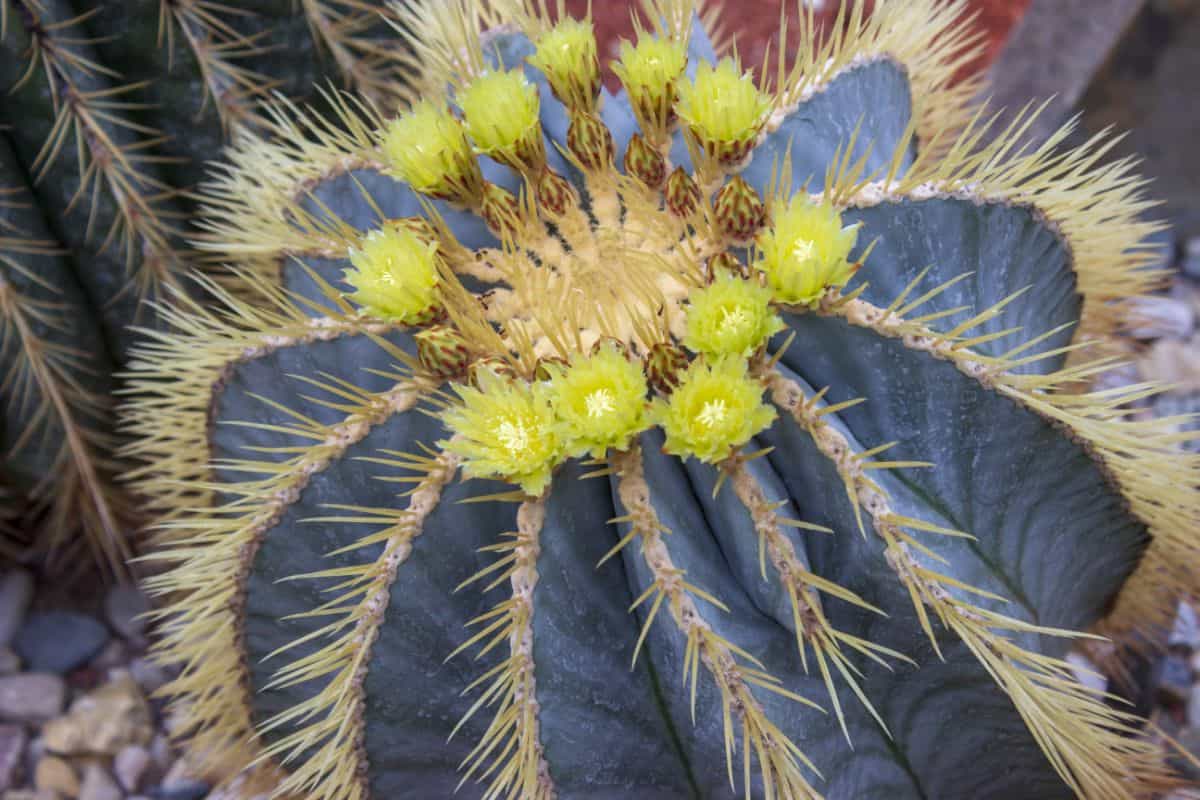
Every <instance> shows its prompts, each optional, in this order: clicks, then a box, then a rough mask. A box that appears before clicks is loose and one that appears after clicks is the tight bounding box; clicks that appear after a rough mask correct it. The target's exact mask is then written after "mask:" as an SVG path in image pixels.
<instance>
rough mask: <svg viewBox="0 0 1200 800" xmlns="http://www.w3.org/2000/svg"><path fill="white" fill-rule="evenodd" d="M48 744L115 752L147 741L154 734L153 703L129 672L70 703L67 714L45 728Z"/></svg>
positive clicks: (72, 752) (64, 749) (83, 750)
mask: <svg viewBox="0 0 1200 800" xmlns="http://www.w3.org/2000/svg"><path fill="white" fill-rule="evenodd" d="M42 735H43V736H44V737H45V739H46V747H48V748H49V749H50V750H52V751H54V752H56V753H67V754H70V755H78V754H85V753H100V754H106V755H115V754H116V753H117V752H118V751H120V750H121V748H123V747H125V746H127V745H131V744H136V745H144V744H147V743H149V742H150V740H151V739H152V738H153V737H154V719H153V713H152V711H151V709H150V704H149V703H147V702H146V698H145V697H144V696H143V695H142V690H141V688H140V687H139V686H138V685H137V684H136V683H135V682H134V680H133V678H132V677H131V676H130V675H129V673H128V672H122V673H121V674H120V675H119V676H118V678H117V680H114V681H113V682H111V683H108V684H105V685H104V686H101V687H100V688H99V689H96V690H95V691H93V692H89V693H87V694H85V695H84V696H82V697H80V698H79V699H78V700H76V701H75V702H73V703H72V704H71V710H70V711H69V712H68V713H67V715H66V716H65V717H59V718H58V719H55V720H51V721H50V722H48V723H47V724H46V727H45V728H43V730H42Z"/></svg>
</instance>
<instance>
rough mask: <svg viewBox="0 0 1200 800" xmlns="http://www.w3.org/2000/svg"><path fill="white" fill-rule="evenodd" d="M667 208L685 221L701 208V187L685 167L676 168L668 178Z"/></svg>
mask: <svg viewBox="0 0 1200 800" xmlns="http://www.w3.org/2000/svg"><path fill="white" fill-rule="evenodd" d="M666 201H667V208H668V209H670V211H671V213H672V214H674V215H675V216H677V217H683V218H684V219H686V218H688V217H690V216H691V215H692V214H694V213H696V209H698V208H699V207H700V187H699V186H697V185H696V181H694V180H692V176H691V175H688V174H687V172H685V171H684V169H683V167H676V168H675V171H674V172H672V173H671V177H669V178H667V191H666Z"/></svg>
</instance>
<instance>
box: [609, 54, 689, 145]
mask: <svg viewBox="0 0 1200 800" xmlns="http://www.w3.org/2000/svg"><path fill="white" fill-rule="evenodd" d="M686 67H687V47H686V45H685V44H684V43H683V42H677V41H673V40H670V39H660V38H652V37H649V36H643V37H641V38H639V39H638V42H637V44H636V45H634V44H630V43H629V42H621V58H620V60H619V61H618V62H616V63H615V64H613V72H615V73H616V75H617V77H618V78H620V80H621V83H622V84H623V85H624V86H625V93H626V94H627V95H628V96H629V103H630V105H631V106H632V107H633V113H634V116H636V117H637V120H638V124H639V125H641V126H642V131H643V133H645V134H646V135H647V136H650V137H651V138H652V139H654V140H656V141H657V140H659V139H663V138H664V136H665V134H666V132H667V131H668V130H669V129H670V128H671V126H672V125H673V124H674V122H675V110H674V106H675V98H676V83H677V82H678V81H679V78H680V76H681V75H683V71H684V69H685V68H686Z"/></svg>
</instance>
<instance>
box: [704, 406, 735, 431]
mask: <svg viewBox="0 0 1200 800" xmlns="http://www.w3.org/2000/svg"><path fill="white" fill-rule="evenodd" d="M728 415H729V406H727V405H726V403H725V401H724V400H709V401H708V402H706V403H705V404H704V407H703V408H701V409H700V413H699V414H697V415H696V421H697V422H699V423H700V424H701V425H703V426H704V427H706V428H708V429H709V430H712V429H713V428H715V427H717V426H718V425H720V424H722V423H723V422H725V417H726V416H728Z"/></svg>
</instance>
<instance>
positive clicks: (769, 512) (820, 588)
mask: <svg viewBox="0 0 1200 800" xmlns="http://www.w3.org/2000/svg"><path fill="white" fill-rule="evenodd" d="M725 469H726V471H727V473H728V474H729V475H730V479H729V482H730V484H731V485H732V487H733V490H734V492H735V493H736V494H737V496H738V499H739V500H741V502H742V505H743V506H745V508H746V510H747V511H749V512H750V516H751V519H752V520H753V521H754V529H755V532H756V533H757V534H758V553H759V567H760V569H761V571H762V576H763V579H764V580H765V579H766V577H767V564H766V561H767V559H766V557H767V556H768V555H769V556H770V560H771V565H772V567H773V568H774V570H775V574H776V577H777V578H778V580H779V583H780V585H781V586H782V587H783V589H784V591H785V592H787V595H788V601H789V603H790V605H791V608H792V623H793V625H794V627H795V629H796V646H797V647H798V648H799V650H800V658H801V661H802V663H803V665H804V669H805V671H807V670H808V655H807V653H808V647H811V648H812V650H813V655H814V656H815V657H816V660H817V668H818V670H819V671H820V673H821V679H822V680H823V681H824V682H825V688H826V690H827V691H828V692H829V700H830V702H831V703H832V704H833V710H834V713H835V714H837V718H838V722H839V723H840V724H841V726H842V734H843V735H844V736H845V737H846V741H847V742H849V741H850V731H849V730H848V729H847V727H846V719H845V715H844V714H843V713H842V705H841V702H840V701H839V700H838V695H837V689H836V687H835V685H834V678H833V673H832V672H831V671H830V666H831V665H832V666H833V667H834V668H835V669H836V670H837V672H838V674H840V675H841V677H842V679H843V680H845V681H846V684H847V685H848V686H849V687H850V689H851V691H853V692H854V694H855V696H856V697H858V699H859V701H860V702H861V703H862V704H863V706H864V707H865V708H866V709H867V711H868V712H869V713H870V714H871V716H873V717H874V718H875V720H876V721H877V722H878V723H879V726H880V727H881V728H883V730H884V731H885V732H886V731H887V725H886V724H885V723H884V721H883V719H882V718H881V717H880V716H879V714H878V712H877V711H876V710H875V707H874V706H873V705H872V704H871V701H870V700H869V699H868V698H867V696H866V694H865V693H864V692H863V690H862V687H861V686H860V685H859V682H858V678H859V677H861V672H860V671H859V670H858V668H857V667H855V666H854V664H853V662H851V661H850V659H849V657H848V656H847V654H846V652H845V651H844V650H843V649H842V647H843V645H844V646H845V647H847V648H849V649H850V650H853V651H856V652H858V653H859V654H861V655H864V656H866V657H867V658H869V659H871V660H872V661H874V662H876V663H877V664H880V665H881V666H883V667H885V668H887V669H891V665H890V664H888V663H887V661H885V660H884V659H883V658H882V656H889V657H891V658H895V659H899V660H901V661H906V662H908V663H910V664H911V663H913V662H912V660H911V659H909V658H908V657H907V656H905V655H903V654H902V653H898V652H896V651H895V650H892V649H891V648H888V647H883V646H882V645H878V644H875V643H873V642H871V641H868V640H866V639H862V638H860V637H858V636H853V635H851V634H848V633H845V632H843V631H839V630H837V629H836V628H834V627H833V625H832V624H831V623H830V622H829V619H828V617H827V616H826V615H825V611H824V608H823V606H822V603H821V597H820V593H821V592H824V593H826V594H828V595H829V596H830V597H836V598H838V599H840V600H844V601H846V602H847V603H851V604H852V605H855V606H858V607H859V608H863V609H866V610H868V611H873V612H875V613H877V614H882V613H883V612H882V611H880V610H879V609H878V608H876V607H875V606H873V605H871V604H870V603H868V602H866V601H865V600H863V599H862V598H861V597H859V596H858V595H857V594H855V593H854V592H852V591H850V590H848V589H845V588H843V587H841V586H838V585H837V584H836V583H833V582H832V581H828V580H826V579H824V578H822V577H820V576H819V575H816V574H814V573H812V572H811V571H810V570H808V569H807V568H806V567H805V566H804V564H803V563H802V562H801V561H800V558H799V557H798V556H797V555H796V550H795V548H794V547H793V545H792V542H791V539H790V538H789V537H788V535H787V534H786V533H784V527H785V526H787V527H801V528H808V529H818V530H824V531H827V532H830V533H832V531H829V530H828V529H827V528H825V529H822V528H820V526H816V525H810V524H808V523H802V522H799V521H796V520H786V519H784V518H782V517H781V516H780V515H779V513H778V512H779V509H780V507H781V506H782V505H783V504H784V503H772V502H770V501H768V500H767V497H766V494H765V493H764V492H763V489H762V486H761V485H759V483H758V481H757V480H755V479H754V476H753V475H751V474H750V471H749V470H747V469H746V465H745V463H744V462H743V461H742V460H740V459H737V458H735V459H733V460H732V461H731V462H728V463H727V464H726V465H725Z"/></svg>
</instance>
